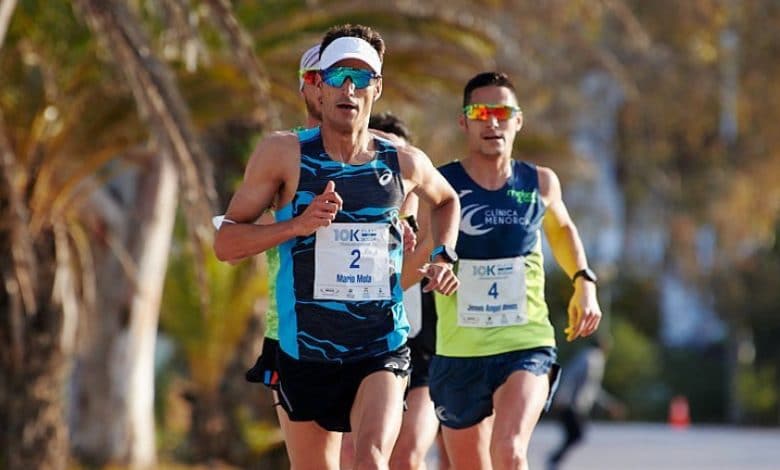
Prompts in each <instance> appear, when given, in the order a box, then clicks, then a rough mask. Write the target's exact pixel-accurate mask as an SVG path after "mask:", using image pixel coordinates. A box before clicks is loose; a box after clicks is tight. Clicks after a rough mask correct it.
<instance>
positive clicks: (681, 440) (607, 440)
mask: <svg viewBox="0 0 780 470" xmlns="http://www.w3.org/2000/svg"><path fill="white" fill-rule="evenodd" d="M561 439H562V434H561V430H560V429H559V428H558V427H557V426H556V423H555V422H553V421H545V422H543V423H541V424H540V425H539V426H538V427H537V428H536V431H535V433H534V436H533V438H532V439H531V447H530V449H529V460H530V464H531V470H546V468H547V467H546V466H545V462H546V456H547V455H548V454H549V453H550V451H551V450H552V449H553V448H554V447H556V446H557V445H558V443H559V442H560V440H561ZM428 462H429V469H430V470H435V469H437V468H438V466H436V465H435V462H436V456H435V452H432V453H431V455H429V459H428ZM651 469H652V470H704V469H706V470H780V428H770V429H764V428H736V427H727V426H691V427H689V428H687V429H684V430H676V429H672V428H670V427H669V426H667V425H665V424H637V423H592V424H591V426H590V428H589V433H588V435H587V436H586V439H585V441H584V442H583V443H582V444H581V445H580V446H579V447H577V448H575V449H573V450H572V451H571V452H570V453H569V455H568V456H567V458H566V461H565V462H563V463H562V464H561V465H560V466H559V470H651Z"/></svg>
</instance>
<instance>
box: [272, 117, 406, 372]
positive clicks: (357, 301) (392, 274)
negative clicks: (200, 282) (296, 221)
mask: <svg viewBox="0 0 780 470" xmlns="http://www.w3.org/2000/svg"><path fill="white" fill-rule="evenodd" d="M298 138H299V141H300V150H301V157H300V158H301V160H300V178H299V182H298V187H297V188H296V191H295V195H294V196H293V199H292V201H291V202H290V203H289V204H287V205H285V206H284V207H282V208H280V209H279V210H278V211H277V213H276V217H277V220H278V221H285V220H290V219H292V218H294V217H297V216H299V215H301V214H302V213H303V212H304V210H306V208H307V207H308V205H309V203H310V202H311V201H312V200H313V199H314V197H315V196H317V195H319V194H321V193H322V191H323V190H324V188H325V186H326V184H327V183H328V181H333V182H334V183H335V185H336V192H338V193H339V195H340V196H341V198H342V200H343V207H342V210H341V211H339V212H338V213H337V215H336V218H335V220H334V224H333V225H331V227H329V228H326V229H320V231H323V230H329V229H330V228H333V227H334V226H335V227H338V226H339V224H343V226H347V227H350V228H351V230H341V231H342V232H344V233H342V234H338V236H340V237H342V238H340V239H344V240H349V239H350V237H353V238H358V237H364V236H369V237H370V236H371V235H372V231H371V230H368V229H367V230H362V229H361V227H364V226H365V227H380V231H384V233H385V234H386V239H387V243H386V244H378V245H379V246H382V251H383V253H381V256H376V257H372V258H370V259H368V258H367V257H366V256H364V257H363V258H361V253H360V249H359V247H360V246H359V245H357V246H358V248H356V249H354V250H352V251H351V252H350V251H349V249H348V248H347V250H346V252H345V255H344V258H345V261H346V264H345V265H343V266H341V265H336V264H339V263H335V262H333V260H332V258H331V259H329V261H328V263H332V264H334V265H333V266H327V269H326V271H327V272H328V274H330V273H331V271H332V272H333V273H334V276H339V279H340V280H342V281H344V279H346V280H347V281H344V282H352V283H354V291H355V292H354V295H353V294H352V290H353V287H351V286H352V284H348V285H349V286H350V287H349V289H348V290H349V291H350V294H349V295H350V298H348V299H345V298H340V299H327V298H325V299H323V298H322V295H321V294H322V292H325V291H328V290H329V289H330V288H323V287H322V285H321V284H320V285H319V287H317V289H316V290H318V291H320V295H317V294H316V293H315V287H316V286H315V272H318V273H322V268H321V267H320V269H319V270H317V269H315V268H316V267H315V259H321V258H317V255H316V253H317V252H318V248H317V243H318V240H320V243H322V244H323V246H324V245H325V242H324V241H322V240H324V237H323V234H324V233H325V232H323V233H322V234H320V235H319V236H318V235H317V233H315V234H312V235H310V236H303V237H295V238H293V239H290V240H288V241H286V242H284V243H283V244H281V245H279V257H280V267H279V273H278V278H277V282H276V303H277V308H278V311H279V342H280V346H281V348H282V350H283V351H284V352H285V353H286V354H288V355H289V356H291V357H293V358H295V359H298V360H304V361H315V362H336V363H342V362H353V361H357V360H360V359H365V358H368V357H374V356H378V355H381V354H384V353H386V352H389V351H393V350H396V349H398V348H399V347H401V346H402V345H403V344H405V342H406V336H407V333H408V330H409V323H408V321H407V319H406V313H405V312H404V307H403V302H402V299H403V291H402V289H401V283H400V280H401V276H400V275H401V264H402V254H403V242H402V234H401V225H400V222H399V218H398V214H399V207H400V205H401V203H402V201H403V198H404V190H403V182H402V177H401V172H400V167H399V164H398V154H397V152H396V149H395V147H394V146H393V145H392V143H390V142H389V141H387V140H384V139H379V138H375V139H374V144H375V148H376V153H375V157H374V158H373V159H372V160H371V161H370V162H367V163H365V164H361V165H349V164H343V163H341V162H338V161H335V160H333V159H332V158H331V157H330V156H329V155H328V154H327V153H326V152H325V148H324V145H323V142H322V135H321V134H320V129H319V128H313V129H307V130H305V131H301V132H299V133H298ZM333 231H336V229H334V230H333ZM318 232H319V231H318ZM366 234H368V235H366ZM338 236H337V238H338ZM345 243H346V242H345ZM384 251H386V253H384ZM375 259H380V260H382V261H381V264H382V265H381V266H377V267H375V269H381V271H382V272H383V273H386V283H385V284H383V285H386V286H387V287H388V289H384V292H382V289H381V288H380V289H379V290H380V293H381V294H382V295H381V296H379V297H381V298H379V297H377V296H376V295H374V293H373V291H372V294H371V295H369V294H368V293H367V292H368V290H369V289H368V287H363V286H361V282H368V283H370V279H368V280H366V278H367V277H368V278H370V276H366V275H362V277H361V275H359V274H358V275H357V276H354V275H351V273H350V268H355V267H358V266H360V264H361V263H372V262H375ZM339 260H340V259H339ZM385 270H386V271H385ZM341 273H343V274H341ZM330 290H333V289H330ZM388 290H389V292H388ZM364 291H365V295H362V294H364ZM344 295H346V294H344ZM366 298H369V300H365V299H366Z"/></svg>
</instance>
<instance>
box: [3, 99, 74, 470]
mask: <svg viewBox="0 0 780 470" xmlns="http://www.w3.org/2000/svg"><path fill="white" fill-rule="evenodd" d="M17 170H18V169H17V167H16V158H15V156H14V154H13V150H12V148H11V146H10V145H9V142H8V140H7V138H6V134H5V124H4V121H3V116H2V112H0V277H1V279H0V281H1V282H2V287H0V371H2V375H0V429H2V432H1V433H0V446H1V447H0V458H1V459H2V460H0V464H5V467H6V468H10V469H17V468H20V469H21V468H25V469H27V468H34V469H41V470H59V469H64V468H65V465H66V463H67V459H68V432H67V427H66V426H65V418H64V414H63V391H64V386H63V385H64V384H63V381H64V377H65V374H66V372H67V369H68V368H67V365H68V364H67V360H66V358H67V357H68V348H67V346H68V345H69V344H70V343H71V341H70V340H71V338H70V336H69V333H70V332H71V331H72V330H73V329H72V328H70V326H71V325H72V324H71V323H70V322H69V321H68V320H69V319H71V318H72V317H69V316H68V315H74V314H75V312H74V311H73V309H72V308H71V307H72V306H73V303H72V300H73V298H72V296H71V295H70V294H72V292H71V293H70V294H69V293H67V292H65V289H67V288H69V287H72V283H71V282H70V281H71V280H72V279H69V278H68V277H69V276H68V272H67V271H66V270H65V269H63V270H58V268H67V261H68V259H67V257H66V256H64V253H63V257H62V258H61V259H59V260H58V257H57V249H56V248H55V235H54V229H53V228H52V227H47V228H46V229H44V230H42V231H41V232H40V233H38V234H36V237H35V242H33V241H32V236H31V234H30V232H29V230H28V223H29V213H28V211H27V208H26V206H25V201H24V198H23V194H24V190H23V189H24V188H21V187H19V185H18V184H17V183H18V181H19V179H18V178H16V176H17V175H18V171H17ZM58 248H59V247H58ZM62 248H63V250H64V249H65V248H66V247H62ZM66 307H67V308H68V309H69V310H68V311H66Z"/></svg>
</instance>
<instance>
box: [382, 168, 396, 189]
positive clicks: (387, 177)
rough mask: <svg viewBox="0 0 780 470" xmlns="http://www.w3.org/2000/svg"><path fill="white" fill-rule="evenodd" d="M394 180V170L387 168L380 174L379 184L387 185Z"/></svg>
mask: <svg viewBox="0 0 780 470" xmlns="http://www.w3.org/2000/svg"><path fill="white" fill-rule="evenodd" d="M392 180H393V172H392V171H390V170H385V171H383V172H382V174H381V175H379V184H381V185H382V186H387V183H389V182H390V181H392Z"/></svg>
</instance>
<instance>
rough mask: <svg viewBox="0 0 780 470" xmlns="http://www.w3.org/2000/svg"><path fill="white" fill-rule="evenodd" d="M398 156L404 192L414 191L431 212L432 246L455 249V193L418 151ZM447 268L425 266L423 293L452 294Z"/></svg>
mask: <svg viewBox="0 0 780 470" xmlns="http://www.w3.org/2000/svg"><path fill="white" fill-rule="evenodd" d="M398 155H399V162H400V165H401V173H402V174H403V177H404V185H405V187H406V190H407V192H408V191H414V193H415V194H417V195H418V196H420V199H421V200H422V201H424V202H426V203H427V204H428V206H429V207H430V208H431V211H430V221H431V223H430V227H431V241H432V246H439V245H447V246H450V247H455V244H456V242H457V241H458V229H459V226H460V201H459V199H458V195H457V194H456V193H455V190H454V189H452V186H450V184H449V183H448V182H447V180H446V179H444V177H443V176H442V175H441V174H440V173H439V171H438V170H437V169H436V168H434V166H433V164H432V163H431V161H430V159H429V158H428V156H427V155H425V153H423V152H422V151H421V150H420V149H418V148H416V147H413V146H411V145H409V146H406V147H403V148H399V149H398ZM445 265H447V266H445ZM451 268H452V266H449V264H448V263H443V262H440V263H429V264H427V265H425V266H424V268H423V271H425V276H426V277H428V278H429V279H430V282H429V284H428V286H427V287H426V288H425V290H426V291H431V290H436V291H438V292H441V293H443V294H446V295H449V294H452V293H453V292H455V290H456V289H457V288H458V280H457V278H456V277H455V276H454V274H453V273H452V270H451Z"/></svg>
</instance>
